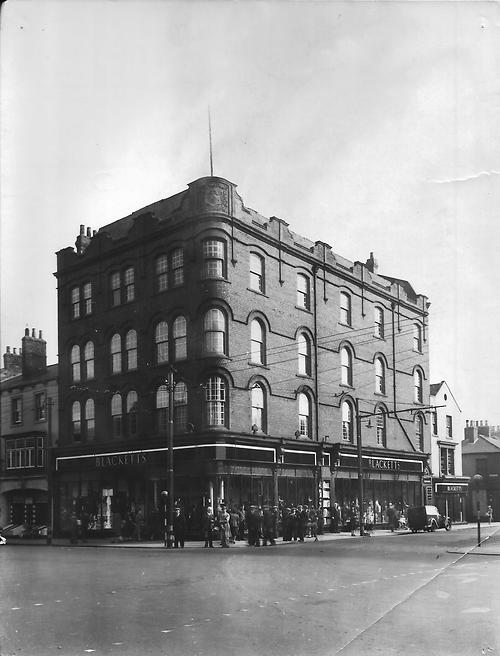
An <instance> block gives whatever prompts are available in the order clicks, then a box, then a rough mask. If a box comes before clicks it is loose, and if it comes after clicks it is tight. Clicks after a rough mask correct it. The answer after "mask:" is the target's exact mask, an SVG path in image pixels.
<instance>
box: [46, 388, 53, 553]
mask: <svg viewBox="0 0 500 656" xmlns="http://www.w3.org/2000/svg"><path fill="white" fill-rule="evenodd" d="M53 407H54V400H53V399H52V398H50V397H49V398H48V399H47V438H46V439H47V443H46V445H45V471H46V472H47V501H48V503H47V510H48V522H47V524H48V526H47V544H52V537H53V535H54V479H53V476H54V475H53V471H52V467H53V462H52V408H53Z"/></svg>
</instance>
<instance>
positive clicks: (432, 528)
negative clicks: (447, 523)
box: [429, 522, 436, 533]
mask: <svg viewBox="0 0 500 656" xmlns="http://www.w3.org/2000/svg"><path fill="white" fill-rule="evenodd" d="M429 530H430V531H432V532H433V533H434V531H435V530H436V523H435V522H432V524H431V527H430V529H429Z"/></svg>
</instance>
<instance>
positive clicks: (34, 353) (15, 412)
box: [0, 328, 58, 529]
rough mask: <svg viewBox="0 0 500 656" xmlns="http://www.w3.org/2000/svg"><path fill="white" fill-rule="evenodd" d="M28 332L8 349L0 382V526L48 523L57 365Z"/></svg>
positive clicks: (40, 342) (56, 422)
mask: <svg viewBox="0 0 500 656" xmlns="http://www.w3.org/2000/svg"><path fill="white" fill-rule="evenodd" d="M46 346H47V344H46V342H45V340H44V339H43V338H42V333H41V331H40V332H39V334H38V337H37V336H36V335H35V330H34V329H33V330H32V332H31V335H30V331H29V329H28V328H26V330H25V334H24V337H23V338H22V348H20V349H19V352H17V350H16V348H14V349H13V350H12V351H11V349H10V347H7V350H6V353H5V354H4V356H3V359H4V368H3V369H2V371H1V380H0V422H1V423H0V427H1V433H0V435H1V439H0V458H1V468H0V526H2V527H5V526H8V525H11V524H15V525H23V526H24V527H26V528H27V529H29V528H30V527H33V526H40V525H48V524H49V523H50V506H49V502H50V498H49V497H50V490H49V478H48V475H47V474H48V470H49V467H48V465H49V463H48V458H49V457H50V455H49V454H50V449H51V446H52V437H53V436H54V437H55V436H56V435H57V433H58V412H57V403H58V383H57V369H58V367H57V365H49V366H47V355H46Z"/></svg>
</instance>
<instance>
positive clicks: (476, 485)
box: [469, 474, 483, 547]
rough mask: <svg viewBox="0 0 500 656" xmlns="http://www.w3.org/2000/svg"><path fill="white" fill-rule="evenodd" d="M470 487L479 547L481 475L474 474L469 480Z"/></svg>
mask: <svg viewBox="0 0 500 656" xmlns="http://www.w3.org/2000/svg"><path fill="white" fill-rule="evenodd" d="M469 482H470V485H471V487H472V500H473V501H474V498H475V500H476V514H477V546H478V547H480V546H481V501H480V491H481V487H482V485H483V477H482V476H481V474H474V476H472V478H471V479H470V481H469Z"/></svg>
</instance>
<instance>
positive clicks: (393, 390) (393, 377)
mask: <svg viewBox="0 0 500 656" xmlns="http://www.w3.org/2000/svg"><path fill="white" fill-rule="evenodd" d="M391 320H392V396H393V405H394V416H395V417H396V421H397V422H398V424H399V427H400V428H401V430H402V431H403V435H404V436H405V437H406V439H407V440H408V442H409V443H410V446H411V448H412V450H413V451H416V448H415V446H414V445H413V443H412V441H411V440H410V437H409V435H408V433H407V432H406V429H405V427H404V426H403V424H402V422H401V419H400V418H399V415H398V413H397V412H396V409H397V406H396V332H395V319H394V301H392V302H391Z"/></svg>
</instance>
